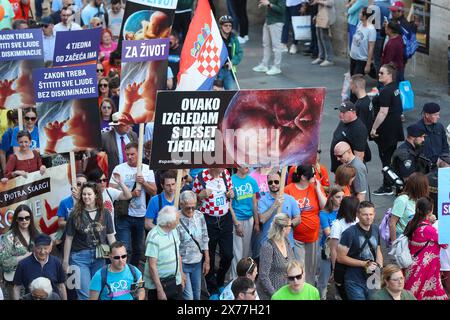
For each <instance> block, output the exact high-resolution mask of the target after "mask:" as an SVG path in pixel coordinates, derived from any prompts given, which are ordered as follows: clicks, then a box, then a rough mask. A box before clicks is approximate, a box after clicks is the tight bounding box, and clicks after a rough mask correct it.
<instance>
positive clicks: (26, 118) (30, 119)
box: [25, 117, 37, 121]
mask: <svg viewBox="0 0 450 320" xmlns="http://www.w3.org/2000/svg"><path fill="white" fill-rule="evenodd" d="M36 119H37V118H36V117H25V120H27V121H36Z"/></svg>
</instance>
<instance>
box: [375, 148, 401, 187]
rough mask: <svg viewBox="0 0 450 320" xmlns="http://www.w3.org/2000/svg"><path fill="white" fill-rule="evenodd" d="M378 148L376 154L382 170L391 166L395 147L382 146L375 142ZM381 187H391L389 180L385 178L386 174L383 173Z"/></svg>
mask: <svg viewBox="0 0 450 320" xmlns="http://www.w3.org/2000/svg"><path fill="white" fill-rule="evenodd" d="M375 142H376V143H377V146H378V154H379V156H380V160H381V165H382V168H384V167H385V166H390V165H391V159H392V155H393V154H394V151H395V149H397V146H396V145H383V144H382V143H379V142H378V141H375ZM383 186H384V187H392V184H391V183H390V182H389V179H388V178H387V177H386V174H385V173H384V172H383Z"/></svg>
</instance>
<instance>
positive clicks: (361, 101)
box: [350, 74, 373, 150]
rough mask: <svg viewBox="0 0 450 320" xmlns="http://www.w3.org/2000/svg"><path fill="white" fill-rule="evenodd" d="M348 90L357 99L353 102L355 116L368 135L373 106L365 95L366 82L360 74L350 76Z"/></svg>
mask: <svg viewBox="0 0 450 320" xmlns="http://www.w3.org/2000/svg"><path fill="white" fill-rule="evenodd" d="M350 89H351V90H352V93H353V94H354V95H355V96H356V98H357V99H358V100H356V102H355V107H356V115H357V116H358V119H361V121H362V122H363V123H364V125H365V126H366V128H367V135H369V134H370V129H372V124H373V106H372V99H370V97H369V96H368V95H367V92H366V80H365V79H364V76H363V75H362V74H355V75H353V76H352V79H351V81H350ZM369 150H370V149H369Z"/></svg>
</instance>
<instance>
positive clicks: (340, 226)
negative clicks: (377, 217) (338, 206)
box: [330, 218, 359, 240]
mask: <svg viewBox="0 0 450 320" xmlns="http://www.w3.org/2000/svg"><path fill="white" fill-rule="evenodd" d="M358 222H359V219H358V218H356V220H355V221H353V222H350V223H347V222H345V219H344V218H342V219H339V220H334V221H333V224H332V225H331V231H330V238H331V239H337V240H341V236H342V233H343V232H344V231H345V230H347V229H348V228H349V227H351V226H352V225H354V224H356V223H358Z"/></svg>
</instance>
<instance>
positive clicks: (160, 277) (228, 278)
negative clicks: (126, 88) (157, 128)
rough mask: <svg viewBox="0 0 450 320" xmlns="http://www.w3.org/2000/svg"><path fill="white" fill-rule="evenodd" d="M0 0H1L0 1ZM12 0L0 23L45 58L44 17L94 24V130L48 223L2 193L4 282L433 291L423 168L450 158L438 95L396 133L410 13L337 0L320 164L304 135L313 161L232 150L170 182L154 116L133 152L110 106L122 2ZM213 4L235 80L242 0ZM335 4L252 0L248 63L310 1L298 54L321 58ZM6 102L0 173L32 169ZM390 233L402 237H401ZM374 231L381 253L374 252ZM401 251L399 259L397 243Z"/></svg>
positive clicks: (410, 294)
mask: <svg viewBox="0 0 450 320" xmlns="http://www.w3.org/2000/svg"><path fill="white" fill-rule="evenodd" d="M5 1H6V3H7V2H8V1H7V0H0V3H2V5H3V6H4V7H5V8H8V6H7V5H6V4H4V3H5ZM10 2H11V10H12V11H11V10H9V11H8V10H7V12H11V13H9V14H10V15H9V17H11V19H9V20H10V21H9V25H8V24H7V23H8V21H6V20H7V19H3V20H2V22H1V24H0V26H1V27H0V29H8V28H11V29H20V28H28V27H39V28H42V32H43V35H44V42H45V43H48V44H47V45H44V48H45V52H46V53H45V57H46V59H45V60H46V61H47V65H51V61H52V59H53V50H54V47H55V43H54V41H55V33H56V32H63V31H67V30H81V29H87V28H97V27H98V28H102V31H101V44H100V54H99V59H98V61H97V79H98V89H99V98H98V108H99V113H100V121H101V131H102V136H101V148H100V150H98V151H99V152H98V153H97V152H96V153H94V155H95V156H96V157H94V158H95V159H96V160H95V161H91V160H87V158H86V157H79V158H77V162H78V163H79V164H80V165H78V166H77V167H78V170H77V176H76V185H73V186H72V187H71V194H67V197H66V198H64V199H61V202H60V205H59V208H58V213H57V216H58V226H59V230H58V236H57V237H56V238H55V237H53V238H52V237H50V236H49V235H47V234H44V233H42V232H40V231H39V230H38V229H37V228H36V225H35V222H34V219H35V214H34V213H33V211H32V209H31V208H30V206H28V205H26V204H23V205H19V206H18V207H17V208H16V209H15V211H14V214H13V215H12V221H11V223H10V228H9V230H8V231H7V232H6V233H4V234H3V235H1V240H0V269H1V271H2V278H3V279H2V286H1V290H0V294H1V295H0V297H1V298H3V297H5V298H7V299H11V300H13V299H14V300H18V299H23V300H66V299H69V300H76V299H78V300H88V299H90V300H99V299H100V300H144V299H149V300H166V299H169V300H200V299H211V300H255V299H261V300H270V299H272V300H328V299H338V300H426V299H430V300H447V299H448V295H449V293H450V251H449V250H450V249H449V248H448V246H447V245H445V244H440V243H439V241H438V231H437V230H438V228H437V226H438V220H437V187H438V185H437V175H438V169H439V168H446V167H450V153H449V144H448V138H447V134H446V130H445V127H444V125H443V124H442V123H441V122H440V121H439V117H440V108H441V107H440V106H439V105H438V104H437V103H435V102H428V103H426V104H424V105H423V109H422V115H421V118H420V119H417V121H416V122H415V123H413V124H411V125H409V126H408V127H407V128H406V135H405V132H404V128H403V119H402V112H403V109H402V101H401V99H400V94H399V88H398V84H399V82H400V81H402V80H404V78H405V74H404V69H405V64H406V63H407V62H408V59H409V57H407V56H405V55H404V54H403V52H404V46H405V43H404V42H403V41H402V37H401V34H402V32H403V31H402V30H403V29H405V28H407V29H408V30H414V28H415V25H414V20H413V19H412V17H413V16H412V14H410V15H409V16H408V17H405V15H404V13H405V8H404V4H403V3H402V2H401V1H397V2H395V3H393V4H392V5H391V4H390V3H389V1H382V0H378V1H373V0H351V1H350V2H348V3H347V4H346V7H347V8H348V39H349V53H350V59H349V74H350V83H349V89H350V92H349V94H348V99H345V100H344V101H343V102H342V103H336V107H335V109H336V110H337V112H338V113H339V123H338V124H337V127H336V129H335V131H334V132H333V135H332V137H331V139H330V158H331V166H330V170H328V169H327V168H326V166H325V165H324V164H323V163H322V162H321V160H320V155H321V152H322V150H320V149H319V150H317V161H316V163H315V164H312V165H311V164H298V165H297V166H292V167H290V168H288V170H287V171H288V174H287V175H286V176H284V175H283V174H282V173H281V172H280V170H279V169H280V168H252V166H251V165H249V164H245V163H239V164H237V165H236V166H235V167H233V168H217V167H214V168H202V169H191V170H183V173H182V182H181V185H179V186H178V185H177V182H176V181H177V171H175V170H157V171H154V170H152V168H151V167H150V166H149V159H150V156H151V154H152V153H153V154H157V150H152V137H153V123H147V124H146V127H145V139H144V154H143V165H142V168H140V169H139V170H138V162H139V160H140V159H138V157H139V155H138V154H139V153H138V149H139V148H138V136H137V134H136V132H135V131H134V129H135V128H133V126H132V125H129V124H127V123H125V122H122V121H121V118H120V114H119V112H118V106H119V105H118V104H119V96H120V76H121V74H120V72H121V57H120V55H119V54H118V53H117V51H116V49H117V41H118V37H119V33H120V25H121V22H122V17H123V14H124V3H122V2H121V1H120V0H111V1H110V2H108V3H107V2H103V1H100V0H91V1H88V2H86V1H73V0H53V1H52V2H48V1H47V0H44V1H35V3H34V4H35V10H34V11H33V10H30V3H29V1H27V0H19V1H17V2H14V3H12V2H13V1H10ZM193 2H194V1H192V0H191V1H189V0H186V1H181V0H179V1H178V7H177V11H176V13H175V22H174V27H173V29H172V32H171V34H170V38H169V40H170V53H169V67H168V71H167V89H169V90H174V89H175V88H176V85H177V79H176V76H177V74H178V70H179V61H180V55H181V49H182V46H183V40H184V38H185V36H186V32H187V29H188V26H189V21H190V19H191V15H192V12H193ZM227 5H228V10H229V15H224V16H222V17H220V18H219V19H218V26H219V30H220V33H221V35H222V38H223V40H224V43H225V45H226V48H227V50H228V56H229V60H227V63H226V64H225V65H224V66H223V67H222V68H221V69H220V71H219V73H218V76H217V79H216V81H215V83H214V85H215V90H236V89H238V84H237V82H236V66H237V65H238V64H239V63H240V62H241V60H242V59H243V48H242V47H243V46H245V43H246V42H247V41H249V38H248V32H249V31H248V29H249V27H248V18H247V13H246V0H242V1H234V0H227ZM17 6H18V8H19V9H20V10H16V9H17V8H16V7H17ZM334 6H335V3H334V1H333V0H313V1H311V2H307V1H303V0H260V1H259V7H261V8H263V7H265V9H266V20H265V23H264V26H263V30H262V33H263V39H262V41H263V48H264V52H263V58H262V61H261V63H260V64H259V65H258V66H256V67H254V68H253V71H255V72H265V73H266V74H267V75H277V74H280V73H282V70H281V59H282V55H283V54H284V53H286V52H288V53H290V54H296V53H297V51H298V44H297V42H296V41H295V40H294V41H293V42H292V44H291V45H290V46H289V45H288V42H289V32H290V30H289V28H290V26H289V24H290V21H291V20H290V17H292V16H296V15H310V16H311V19H312V20H311V21H312V24H311V32H312V35H313V37H312V39H311V43H310V47H309V48H308V50H306V51H305V52H303V53H304V54H305V55H310V56H311V57H312V58H313V61H312V62H311V63H312V64H313V65H319V66H320V67H328V66H331V65H333V63H334V62H333V48H332V45H331V41H330V31H331V29H330V27H331V26H332V25H333V24H334V22H335V18H336V17H335V9H334ZM24 8H25V11H24ZM12 12H14V14H15V15H16V17H15V18H14V19H12V17H13V16H14V15H13V14H12ZM372 15H378V17H377V18H375V19H373V17H372ZM381 17H386V19H381ZM380 19H381V20H380ZM383 20H386V21H385V22H384V23H379V22H380V21H383ZM374 21H375V24H374V23H372V22H374ZM376 22H378V23H376ZM233 30H234V31H233ZM235 31H236V33H235ZM383 43H385V44H384V46H383ZM272 52H273V53H274V61H273V64H272V65H271V64H270V59H271V55H272ZM399 53H400V55H399ZM366 75H368V76H371V77H374V78H376V79H377V83H378V91H379V93H378V94H373V95H369V94H368V93H367V92H366V78H365V76H366ZM0 107H1V106H0ZM18 112H21V113H22V117H23V119H24V125H23V130H19V128H18V118H19V114H18ZM4 114H5V116H6V118H7V121H3V120H2V126H4V128H2V132H3V134H2V136H1V150H0V165H1V183H2V184H3V185H5V184H6V183H7V182H8V181H9V180H10V179H14V178H16V177H19V176H27V173H30V172H35V171H39V172H40V173H41V174H45V171H46V169H47V167H49V166H51V165H49V164H48V162H46V161H45V159H43V157H42V158H41V155H40V153H39V147H40V146H39V134H38V129H37V121H38V114H37V112H36V109H35V108H27V109H24V110H22V109H20V111H17V110H10V111H8V112H5V113H4ZM4 124H5V125H4ZM369 140H372V141H374V142H375V143H376V145H377V147H378V153H379V157H380V160H381V163H382V168H379V169H380V171H381V169H382V172H383V184H382V186H380V187H379V188H378V189H376V190H373V191H372V190H371V187H373V186H371V184H370V181H369V180H368V171H367V163H368V162H370V161H371V158H372V154H371V150H370V147H369V143H368V142H369ZM98 159H106V160H104V161H103V162H101V163H100V162H98V161H97V160H98ZM393 176H396V178H392V177H393ZM283 179H284V181H283ZM285 183H286V186H284V185H285ZM177 187H178V190H177ZM177 194H179V204H178V207H177V206H176V203H175V198H176V197H177ZM372 196H394V197H395V198H394V197H393V201H392V207H391V208H390V209H389V210H388V211H387V212H386V213H385V214H384V216H383V220H382V222H381V224H380V225H378V224H376V223H375V216H376V215H377V214H378V215H381V214H383V213H382V212H380V210H379V209H378V208H376V206H375V205H374V202H375V201H372ZM405 243H406V246H407V247H408V248H409V250H407V252H406V251H401V252H400V251H399V247H400V245H401V244H405ZM384 247H387V248H388V249H389V250H391V249H392V251H391V252H392V254H389V255H386V254H383V251H382V248H384ZM405 254H406V256H407V257H409V259H410V262H409V263H405V262H404V260H403V259H401V258H402V257H404V256H405ZM408 254H409V256H408Z"/></svg>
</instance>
